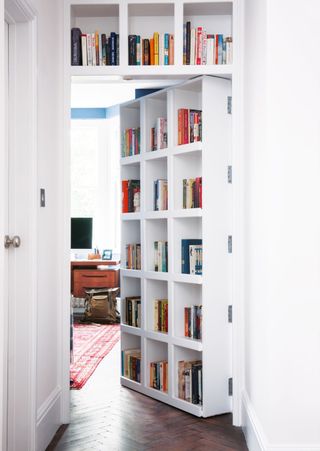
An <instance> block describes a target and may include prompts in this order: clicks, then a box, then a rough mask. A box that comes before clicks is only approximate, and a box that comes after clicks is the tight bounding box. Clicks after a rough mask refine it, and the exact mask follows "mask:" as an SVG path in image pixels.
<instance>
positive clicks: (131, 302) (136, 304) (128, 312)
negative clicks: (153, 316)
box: [124, 296, 141, 327]
mask: <svg viewBox="0 0 320 451" xmlns="http://www.w3.org/2000/svg"><path fill="white" fill-rule="evenodd" d="M124 317H125V318H124V323H125V324H127V325H128V326H133V327H141V297H140V296H130V297H126V298H125V303H124Z"/></svg>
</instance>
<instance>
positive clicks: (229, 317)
mask: <svg viewBox="0 0 320 451" xmlns="http://www.w3.org/2000/svg"><path fill="white" fill-rule="evenodd" d="M228 323H232V305H228Z"/></svg>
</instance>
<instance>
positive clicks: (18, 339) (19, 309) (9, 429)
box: [4, 23, 36, 451]
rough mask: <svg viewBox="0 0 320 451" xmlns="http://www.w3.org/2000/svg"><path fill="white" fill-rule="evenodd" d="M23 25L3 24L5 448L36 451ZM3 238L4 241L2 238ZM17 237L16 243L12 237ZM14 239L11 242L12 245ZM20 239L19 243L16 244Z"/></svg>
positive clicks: (31, 182) (30, 146)
mask: <svg viewBox="0 0 320 451" xmlns="http://www.w3.org/2000/svg"><path fill="white" fill-rule="evenodd" d="M27 30H28V29H27V25H25V24H9V25H8V24H7V23H6V24H5V34H6V42H7V43H8V44H7V46H6V53H5V55H6V57H5V60H6V65H7V70H6V83H5V90H6V105H7V106H6V113H7V114H5V116H6V118H7V120H6V151H5V157H4V159H5V164H6V171H5V179H6V183H5V187H6V188H5V191H6V199H5V204H6V208H5V218H6V219H5V234H4V235H5V236H4V263H5V283H4V284H5V309H6V340H7V371H6V375H7V380H6V395H7V396H6V424H5V436H6V438H5V441H6V444H5V446H6V447H5V448H4V449H6V450H8V451H33V450H34V449H35V448H34V447H35V397H36V391H35V379H36V377H35V376H36V375H35V367H36V365H35V356H36V333H35V332H36V285H35V262H36V245H35V243H36V236H35V234H36V228H35V224H36V208H35V205H34V203H35V198H36V191H35V189H34V186H36V173H35V156H36V154H35V150H34V136H33V135H34V131H33V120H34V118H33V117H32V108H30V105H31V104H32V103H30V98H29V96H30V94H31V93H32V86H31V73H30V71H29V70H28V68H29V66H30V63H28V61H27V60H26V58H27V55H26V57H25V58H23V57H22V60H21V52H19V50H17V49H19V48H23V47H24V45H23V41H24V38H25V37H26V36H27V34H26V33H27ZM6 237H7V239H6ZM15 237H16V238H15ZM10 240H12V242H10ZM19 240H21V244H20V243H19Z"/></svg>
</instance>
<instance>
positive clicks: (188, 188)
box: [182, 177, 202, 208]
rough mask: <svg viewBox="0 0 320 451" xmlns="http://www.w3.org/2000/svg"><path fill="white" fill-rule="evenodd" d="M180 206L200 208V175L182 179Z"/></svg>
mask: <svg viewBox="0 0 320 451" xmlns="http://www.w3.org/2000/svg"><path fill="white" fill-rule="evenodd" d="M182 191H183V202H182V208H202V177H196V178H195V179H183V181H182Z"/></svg>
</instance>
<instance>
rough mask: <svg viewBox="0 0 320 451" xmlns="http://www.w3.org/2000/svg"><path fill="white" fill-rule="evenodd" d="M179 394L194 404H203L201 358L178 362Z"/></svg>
mask: <svg viewBox="0 0 320 451" xmlns="http://www.w3.org/2000/svg"><path fill="white" fill-rule="evenodd" d="M178 396H179V398H180V399H184V400H185V401H188V402H192V404H202V361H201V360H195V361H193V362H186V361H184V360H182V361H180V362H178Z"/></svg>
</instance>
